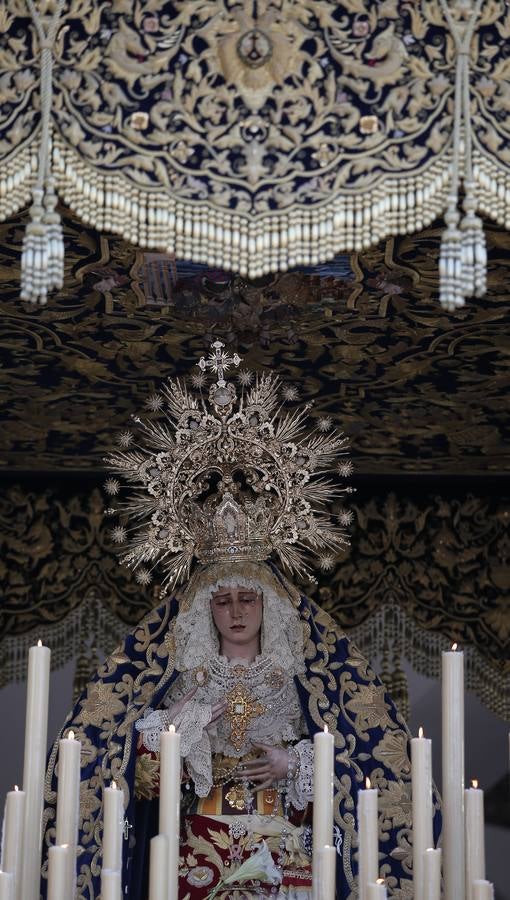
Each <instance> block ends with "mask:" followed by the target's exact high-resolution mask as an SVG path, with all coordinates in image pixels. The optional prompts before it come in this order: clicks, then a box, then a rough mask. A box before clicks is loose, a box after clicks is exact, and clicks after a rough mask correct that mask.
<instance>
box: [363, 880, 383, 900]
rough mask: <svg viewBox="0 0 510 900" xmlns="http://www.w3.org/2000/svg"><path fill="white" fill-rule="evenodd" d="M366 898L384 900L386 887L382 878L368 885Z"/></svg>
mask: <svg viewBox="0 0 510 900" xmlns="http://www.w3.org/2000/svg"><path fill="white" fill-rule="evenodd" d="M367 897H368V900H386V897H387V894H386V885H385V883H384V879H383V878H378V879H377V881H376V882H375V883H374V882H371V883H370V884H369V885H368V891H367Z"/></svg>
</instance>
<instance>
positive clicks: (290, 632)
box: [173, 561, 305, 675]
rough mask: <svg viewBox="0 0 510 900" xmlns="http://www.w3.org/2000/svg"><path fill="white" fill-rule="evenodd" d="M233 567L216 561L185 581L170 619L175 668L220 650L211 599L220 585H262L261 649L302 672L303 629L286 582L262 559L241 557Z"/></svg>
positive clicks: (197, 662) (189, 666)
mask: <svg viewBox="0 0 510 900" xmlns="http://www.w3.org/2000/svg"><path fill="white" fill-rule="evenodd" d="M237 568H238V569H239V571H238V572H236V566H235V565H232V564H225V563H216V564H213V565H210V566H207V567H206V568H204V569H201V570H199V571H198V572H197V573H196V574H195V576H194V577H193V578H192V579H191V581H190V582H189V584H188V586H187V588H186V591H185V593H184V594H183V595H182V598H181V603H180V610H179V613H178V615H177V617H176V620H175V625H174V632H173V634H174V639H175V648H176V668H177V669H179V670H180V671H181V672H186V671H189V670H190V669H194V668H195V667H196V666H199V665H202V664H203V663H204V662H205V661H206V660H208V659H211V657H213V656H219V653H220V646H219V639H218V634H217V631H216V627H215V625H214V622H213V618H212V613H211V604H210V599H211V596H212V594H213V593H214V592H215V591H216V590H218V588H219V587H237V586H242V587H247V588H252V589H253V590H256V591H257V592H258V591H262V596H263V610H264V611H263V619H262V633H261V654H262V655H263V656H271V657H272V658H273V659H275V660H276V661H277V662H278V665H280V666H282V668H284V669H285V670H286V671H287V672H289V673H291V674H292V675H299V674H302V673H303V672H304V670H305V662H304V649H303V641H304V639H303V629H302V623H301V620H300V617H299V612H298V610H297V608H296V605H295V603H296V601H295V599H294V597H293V594H294V590H293V588H292V587H291V585H289V586H288V588H286V586H284V584H282V583H281V582H280V581H279V580H278V579H277V578H276V576H275V575H274V573H273V572H272V570H271V568H270V567H269V566H268V565H266V564H264V563H260V562H257V563H251V562H246V561H245V562H243V563H241V564H239V566H238V567H237ZM298 599H299V598H298Z"/></svg>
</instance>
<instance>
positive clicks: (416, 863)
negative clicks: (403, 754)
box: [411, 728, 433, 900]
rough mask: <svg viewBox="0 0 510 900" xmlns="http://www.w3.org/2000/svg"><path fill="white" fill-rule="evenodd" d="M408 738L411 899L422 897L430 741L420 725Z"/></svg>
mask: <svg viewBox="0 0 510 900" xmlns="http://www.w3.org/2000/svg"><path fill="white" fill-rule="evenodd" d="M418 735H419V736H418V737H417V738H412V740H411V784H412V810H413V890H414V900H422V898H423V854H424V853H425V850H426V849H427V847H432V844H433V840H432V741H431V740H429V739H428V738H424V737H423V729H422V728H420V729H419V732H418Z"/></svg>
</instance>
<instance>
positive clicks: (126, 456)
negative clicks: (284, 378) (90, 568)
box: [106, 341, 352, 589]
mask: <svg viewBox="0 0 510 900" xmlns="http://www.w3.org/2000/svg"><path fill="white" fill-rule="evenodd" d="M240 362H241V360H240V358H239V356H237V354H235V355H234V356H229V354H228V353H227V352H225V349H224V345H223V344H222V343H221V341H215V342H214V343H213V344H212V353H211V354H210V356H209V358H208V359H207V360H206V359H204V358H202V359H201V360H200V362H199V363H198V365H199V367H200V369H201V371H202V375H201V376H200V377H198V378H197V377H196V376H192V383H193V384H194V385H196V386H197V387H196V391H193V390H192V389H190V388H188V387H187V386H186V384H185V383H184V382H182V381H180V380H170V381H168V383H167V384H166V385H165V386H164V387H163V389H162V391H161V395H162V396H163V397H164V400H165V409H158V410H156V411H155V412H154V413H152V417H151V418H149V417H147V418H145V419H143V420H142V419H141V418H139V417H138V416H136V417H134V423H135V425H137V426H138V436H137V437H135V435H134V434H132V433H131V432H123V433H122V434H121V435H120V437H119V444H120V448H119V450H118V451H117V452H115V453H113V454H111V455H110V456H109V457H107V459H106V462H107V463H108V465H109V466H110V467H111V468H112V469H113V470H114V471H115V472H116V473H117V474H119V475H124V476H125V478H126V480H127V481H128V482H129V483H130V484H131V485H136V490H135V492H134V493H133V494H132V495H131V496H130V497H129V499H128V500H127V501H123V500H122V499H120V488H119V489H117V484H116V488H115V489H116V493H114V494H113V499H114V501H115V502H116V503H117V505H116V506H115V507H112V508H110V509H109V510H107V513H110V514H114V513H118V514H120V515H121V517H123V519H127V520H128V523H127V524H126V522H125V521H123V523H122V525H120V526H115V527H114V528H113V529H112V537H113V539H114V540H115V542H116V543H119V544H120V545H122V544H123V543H125V544H126V549H125V550H122V551H121V559H122V562H124V563H125V564H127V565H128V566H129V567H131V568H133V569H135V570H136V578H137V581H139V583H141V584H148V583H149V582H150V580H151V577H152V575H151V570H152V569H153V568H154V567H155V566H156V565H157V564H158V563H160V564H161V567H162V569H163V571H164V573H165V575H164V580H163V589H168V588H169V587H170V586H174V585H175V584H177V583H178V582H180V581H181V580H183V579H185V578H187V577H188V576H189V573H190V570H191V566H192V563H193V561H194V560H198V561H199V562H202V563H210V562H215V561H220V560H223V561H239V560H265V559H267V558H268V557H270V556H271V554H273V553H274V554H275V556H276V557H277V559H278V560H279V562H280V563H281V564H282V566H283V567H284V569H286V570H287V571H288V572H300V573H309V567H308V565H307V559H308V556H309V554H310V553H311V554H318V555H319V557H320V558H321V559H323V558H324V556H327V557H328V558H329V557H330V556H331V555H332V554H335V553H337V552H338V551H339V550H340V549H342V548H343V547H345V546H347V544H348V540H347V535H346V532H345V530H344V528H343V527H341V525H339V524H336V523H335V522H333V521H332V520H331V516H330V515H328V514H327V504H328V503H329V502H330V501H333V500H338V499H339V498H340V497H341V496H342V495H344V494H345V493H350V492H351V491H352V488H349V487H340V486H339V485H338V486H337V484H336V483H335V481H333V480H332V479H330V478H328V477H327V476H326V474H325V472H326V471H327V470H328V469H332V467H333V464H334V463H335V462H336V461H337V457H338V456H339V455H341V454H342V455H343V454H346V452H347V438H346V437H344V436H343V435H342V434H341V433H340V432H337V431H335V430H334V429H333V423H332V421H331V420H330V419H328V420H327V421H325V420H319V422H318V424H317V426H316V427H315V428H314V429H313V430H311V431H309V432H307V431H306V419H307V412H308V410H309V408H310V407H309V405H307V406H305V407H304V409H302V410H295V411H292V412H285V411H284V410H283V406H284V404H283V403H282V401H281V400H280V397H279V393H280V384H279V380H278V378H277V377H275V376H274V375H273V374H272V373H271V374H268V375H259V376H257V377H256V378H255V381H254V383H253V385H249V386H247V387H245V386H244V385H242V384H241V386H240V388H237V387H236V386H235V385H234V383H233V382H227V380H226V374H227V372H228V370H229V369H230V368H231V367H233V366H234V367H237V366H238V365H239V363H240ZM209 370H212V372H213V373H214V374H215V375H216V381H215V382H214V383H213V384H211V386H210V388H209V390H208V391H206V373H208V372H209ZM239 390H240V393H239ZM111 483H112V480H111V479H108V481H107V483H106V486H107V488H108V490H110V494H111ZM118 498H119V499H118Z"/></svg>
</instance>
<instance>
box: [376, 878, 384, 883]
mask: <svg viewBox="0 0 510 900" xmlns="http://www.w3.org/2000/svg"><path fill="white" fill-rule="evenodd" d="M376 884H384V878H378V879H377V881H376Z"/></svg>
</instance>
